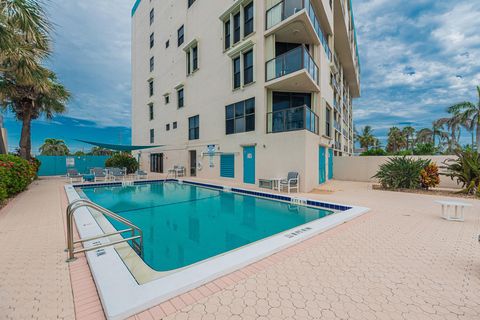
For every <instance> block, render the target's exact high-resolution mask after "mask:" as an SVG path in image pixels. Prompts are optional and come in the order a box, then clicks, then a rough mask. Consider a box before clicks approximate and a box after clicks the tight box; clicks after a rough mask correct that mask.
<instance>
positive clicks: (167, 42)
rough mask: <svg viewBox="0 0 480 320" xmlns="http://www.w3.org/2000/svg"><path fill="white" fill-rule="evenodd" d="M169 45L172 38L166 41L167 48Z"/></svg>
mask: <svg viewBox="0 0 480 320" xmlns="http://www.w3.org/2000/svg"><path fill="white" fill-rule="evenodd" d="M169 46H170V40H167V41H166V42H165V48H168V47H169Z"/></svg>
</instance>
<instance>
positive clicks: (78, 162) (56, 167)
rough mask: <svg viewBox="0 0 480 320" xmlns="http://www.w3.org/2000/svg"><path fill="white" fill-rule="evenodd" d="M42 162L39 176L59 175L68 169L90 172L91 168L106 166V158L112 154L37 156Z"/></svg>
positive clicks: (65, 172)
mask: <svg viewBox="0 0 480 320" xmlns="http://www.w3.org/2000/svg"><path fill="white" fill-rule="evenodd" d="M36 158H37V159H38V160H40V162H41V163H42V164H41V165H40V169H39V171H38V175H39V176H59V175H65V174H67V168H68V169H76V170H77V171H78V172H80V173H89V171H90V169H91V168H97V167H100V168H104V167H105V160H107V159H108V158H110V156H37V157H36Z"/></svg>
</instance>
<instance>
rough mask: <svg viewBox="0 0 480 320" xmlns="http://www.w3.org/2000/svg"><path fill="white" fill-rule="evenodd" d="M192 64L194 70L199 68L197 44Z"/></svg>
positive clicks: (193, 49)
mask: <svg viewBox="0 0 480 320" xmlns="http://www.w3.org/2000/svg"><path fill="white" fill-rule="evenodd" d="M192 65H193V71H195V70H197V69H198V47H197V46H195V47H193V48H192Z"/></svg>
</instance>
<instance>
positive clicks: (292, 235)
mask: <svg viewBox="0 0 480 320" xmlns="http://www.w3.org/2000/svg"><path fill="white" fill-rule="evenodd" d="M309 230H312V228H311V227H306V228H301V229H297V230H295V231H293V232H290V233H287V234H285V235H284V236H285V237H287V238H293V237H296V236H298V235H300V234H302V233H304V232H307V231H309Z"/></svg>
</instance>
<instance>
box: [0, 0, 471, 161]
mask: <svg viewBox="0 0 480 320" xmlns="http://www.w3.org/2000/svg"><path fill="white" fill-rule="evenodd" d="M352 2H353V7H354V15H355V25H356V28H357V38H358V46H359V54H360V64H361V70H362V71H361V88H362V96H361V97H360V98H358V99H356V100H354V103H353V108H354V123H355V126H356V128H357V130H358V131H361V129H362V128H363V127H364V126H365V125H371V126H372V127H373V129H374V133H375V134H376V135H377V137H379V138H380V139H381V140H382V141H383V142H384V141H385V139H386V134H387V131H388V128H389V127H391V126H398V127H402V126H405V125H412V126H414V127H416V128H422V127H429V126H430V125H431V123H432V121H433V120H435V119H437V118H439V117H443V116H445V115H446V113H445V108H446V107H447V106H449V105H451V104H454V103H457V102H461V101H465V100H467V101H472V102H476V101H477V99H478V98H477V97H476V90H475V86H476V85H480V33H479V32H478V30H480V19H479V18H478V17H479V16H480V1H471V0H458V1H450V0H416V1H413V0H352ZM132 4H133V0H116V1H106V0H102V1H98V0H97V1H95V0H82V1H64V0H50V1H48V2H47V4H46V7H47V11H48V14H49V17H50V19H51V20H52V21H53V23H54V24H55V31H54V34H53V41H54V46H53V47H54V52H53V54H52V56H51V58H50V59H49V61H48V62H47V65H48V66H49V67H51V68H52V69H53V70H54V71H55V72H56V73H57V74H58V77H59V79H60V80H61V81H62V82H63V84H64V85H65V86H66V87H67V88H68V89H69V90H70V91H71V93H72V95H73V98H72V100H71V102H70V103H69V105H68V112H67V113H66V114H64V115H62V116H58V117H55V119H54V120H53V121H47V120H44V119H40V120H37V121H35V122H34V123H33V125H32V144H33V147H32V151H33V152H34V153H36V152H38V148H39V147H40V145H41V144H42V142H43V140H44V139H45V138H58V139H63V140H65V141H66V143H67V145H68V146H69V147H70V149H71V150H72V151H76V150H82V149H83V150H88V149H90V146H88V145H85V144H82V143H80V142H77V141H75V140H74V139H84V140H94V141H103V142H107V143H125V144H128V143H130V105H131V98H130V89H131V83H130V81H131V80H130V75H131V65H130V33H131V29H130V28H131V27H130V19H131V17H130V10H131V6H132ZM5 127H6V128H7V130H8V139H9V140H8V142H9V149H10V150H11V151H13V150H15V148H17V146H18V140H19V137H20V125H19V123H18V122H17V121H16V120H15V119H14V118H13V117H12V115H9V114H7V115H6V118H5ZM462 142H463V143H468V142H469V136H468V135H463V140H462Z"/></svg>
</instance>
